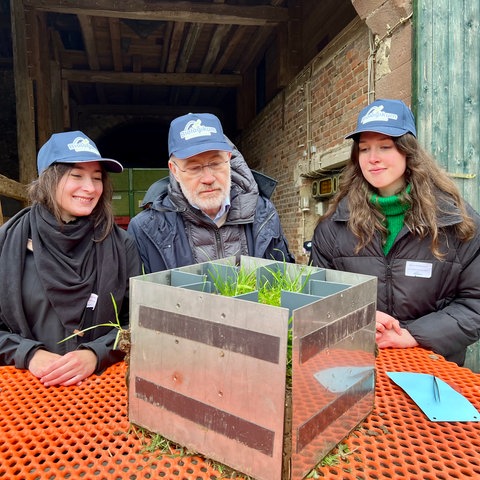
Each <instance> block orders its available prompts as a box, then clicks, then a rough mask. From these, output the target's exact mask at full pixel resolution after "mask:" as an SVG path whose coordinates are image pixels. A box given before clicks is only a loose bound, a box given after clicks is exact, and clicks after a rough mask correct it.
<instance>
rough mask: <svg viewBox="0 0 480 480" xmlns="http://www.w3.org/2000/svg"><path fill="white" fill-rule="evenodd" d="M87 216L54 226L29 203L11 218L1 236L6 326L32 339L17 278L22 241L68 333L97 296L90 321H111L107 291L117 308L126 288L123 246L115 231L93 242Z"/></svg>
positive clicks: (1, 308) (0, 306) (0, 291)
mask: <svg viewBox="0 0 480 480" xmlns="http://www.w3.org/2000/svg"><path fill="white" fill-rule="evenodd" d="M95 233H96V231H95V228H94V225H93V223H92V220H91V218H89V217H80V218H78V219H77V220H75V221H74V222H72V223H69V224H64V225H59V224H58V222H57V220H56V219H55V217H54V216H53V215H52V214H51V213H50V212H49V211H48V210H47V209H46V208H44V207H43V206H41V205H34V206H33V207H31V208H27V209H24V210H22V211H21V212H20V213H18V214H17V215H16V216H15V217H13V218H12V219H11V220H10V221H9V222H8V223H7V224H5V225H4V226H3V227H2V229H1V233H0V314H1V316H2V320H3V321H4V322H5V323H6V324H7V325H8V326H9V328H10V329H11V330H12V331H13V332H16V333H19V334H21V335H23V336H25V337H27V338H31V332H30V328H29V322H28V321H27V319H26V318H25V313H24V310H23V306H22V305H23V301H28V299H22V293H21V292H22V276H23V268H24V264H25V255H26V246H27V240H28V239H29V238H31V239H32V245H33V256H34V261H35V266H36V269H37V272H38V275H39V278H40V281H41V283H42V285H43V288H44V289H45V292H46V295H47V297H48V299H49V301H50V303H51V305H52V307H53V309H54V310H55V312H56V314H57V316H58V318H59V319H60V321H61V322H62V324H63V325H64V326H65V327H66V328H67V331H70V332H72V333H73V330H75V329H76V328H79V327H82V328H84V327H86V326H88V325H82V318H83V317H84V315H85V312H86V306H87V302H88V300H89V298H90V295H91V294H92V293H96V294H97V295H98V300H97V304H96V306H95V309H94V310H93V311H92V315H91V319H90V321H89V323H91V324H97V323H107V322H112V321H115V314H114V309H113V303H112V300H111V296H110V293H112V294H113V295H114V297H115V300H116V302H117V306H118V308H119V309H120V305H121V302H122V300H123V297H124V295H125V289H126V285H127V271H126V259H125V247H124V242H123V240H122V238H121V237H120V235H119V232H118V231H117V230H116V229H114V230H113V232H112V234H110V235H109V236H108V237H107V238H106V239H105V240H103V241H102V242H95V241H94V238H95ZM97 319H98V320H97Z"/></svg>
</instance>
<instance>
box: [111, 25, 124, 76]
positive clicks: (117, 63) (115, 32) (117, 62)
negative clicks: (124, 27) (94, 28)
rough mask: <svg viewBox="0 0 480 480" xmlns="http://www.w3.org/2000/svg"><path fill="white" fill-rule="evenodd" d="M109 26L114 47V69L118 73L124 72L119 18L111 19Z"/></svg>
mask: <svg viewBox="0 0 480 480" xmlns="http://www.w3.org/2000/svg"><path fill="white" fill-rule="evenodd" d="M108 26H109V28H110V45H111V46H112V61H113V69H114V70H115V71H116V72H121V71H122V70H123V61H122V51H121V49H120V39H121V34H120V21H119V19H118V18H109V19H108Z"/></svg>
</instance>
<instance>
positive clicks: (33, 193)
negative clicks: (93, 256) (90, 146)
mask: <svg viewBox="0 0 480 480" xmlns="http://www.w3.org/2000/svg"><path fill="white" fill-rule="evenodd" d="M74 165H75V164H74V163H54V164H52V165H51V166H50V167H48V168H47V169H46V170H44V171H43V172H42V173H41V174H40V175H39V177H38V178H37V179H36V180H34V181H33V182H31V183H30V185H29V186H28V195H29V197H30V201H31V202H32V203H33V204H40V205H43V206H44V207H45V208H47V209H48V210H49V211H50V212H51V213H52V215H54V217H55V218H56V219H57V221H58V224H59V225H60V226H62V225H63V221H62V216H61V210H60V206H59V205H58V202H57V199H56V193H57V187H58V184H59V183H60V180H61V179H62V178H63V176H64V175H66V174H67V173H68V172H70V170H72V168H74ZM100 166H101V168H102V184H103V192H102V195H100V198H99V199H98V203H97V205H96V206H95V208H94V209H93V211H92V213H91V214H90V217H91V218H92V220H93V223H94V226H95V228H96V229H97V228H98V227H100V228H99V231H100V237H99V238H96V239H95V241H97V242H101V241H103V240H105V238H106V237H107V236H108V235H109V234H110V233H111V231H112V229H113V226H114V223H115V221H114V216H113V209H112V194H113V186H112V181H111V180H110V177H109V176H108V173H107V171H106V170H105V169H104V167H103V166H102V163H101V162H100Z"/></svg>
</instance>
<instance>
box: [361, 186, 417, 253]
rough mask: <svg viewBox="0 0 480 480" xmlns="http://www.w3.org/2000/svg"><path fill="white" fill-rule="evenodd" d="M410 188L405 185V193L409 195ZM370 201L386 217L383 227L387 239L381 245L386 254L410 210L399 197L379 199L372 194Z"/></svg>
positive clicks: (407, 204) (408, 205)
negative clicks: (385, 230)
mask: <svg viewBox="0 0 480 480" xmlns="http://www.w3.org/2000/svg"><path fill="white" fill-rule="evenodd" d="M410 190H411V186H410V185H407V188H406V192H407V193H410ZM370 201H371V202H372V203H373V205H375V207H377V208H378V209H379V210H380V211H381V212H382V213H383V214H384V215H385V217H386V219H385V227H386V229H387V237H386V238H385V242H384V244H383V247H382V248H383V253H384V254H385V255H387V254H388V252H389V251H390V249H391V248H392V245H393V242H394V241H395V239H396V238H397V235H398V233H399V232H400V230H401V229H402V227H403V223H404V220H405V213H406V212H407V211H408V209H409V208H410V204H409V203H405V202H402V201H401V200H400V195H398V194H397V195H392V196H391V197H379V196H378V195H377V194H376V193H374V194H373V195H372V196H371V197H370Z"/></svg>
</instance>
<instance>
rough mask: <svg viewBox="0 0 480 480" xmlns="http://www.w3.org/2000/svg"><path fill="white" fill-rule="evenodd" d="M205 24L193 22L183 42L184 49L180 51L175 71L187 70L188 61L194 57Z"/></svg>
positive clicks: (182, 71) (183, 71)
mask: <svg viewBox="0 0 480 480" xmlns="http://www.w3.org/2000/svg"><path fill="white" fill-rule="evenodd" d="M202 27H203V25H202V24H201V23H192V24H191V25H190V28H189V29H188V33H187V37H186V39H185V41H184V42H183V46H182V51H181V52H180V57H179V61H178V62H177V67H176V68H175V72H177V73H185V72H186V71H187V67H188V62H189V61H190V58H191V57H192V54H193V52H194V49H195V45H196V43H197V41H198V38H199V36H200V33H201V32H202Z"/></svg>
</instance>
